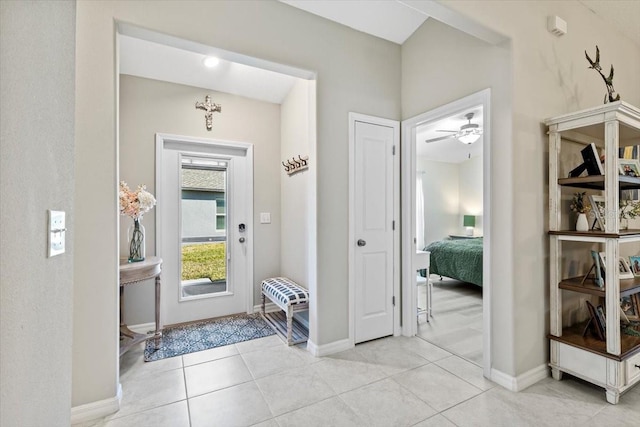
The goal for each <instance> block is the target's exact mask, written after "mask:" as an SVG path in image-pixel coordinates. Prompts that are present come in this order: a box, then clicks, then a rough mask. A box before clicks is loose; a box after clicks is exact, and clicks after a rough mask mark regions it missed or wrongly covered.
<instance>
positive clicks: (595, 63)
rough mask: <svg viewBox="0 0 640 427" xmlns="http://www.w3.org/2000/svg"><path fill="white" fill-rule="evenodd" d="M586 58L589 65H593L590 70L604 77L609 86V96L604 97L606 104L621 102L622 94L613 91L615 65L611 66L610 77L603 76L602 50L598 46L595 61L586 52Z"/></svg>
mask: <svg viewBox="0 0 640 427" xmlns="http://www.w3.org/2000/svg"><path fill="white" fill-rule="evenodd" d="M584 56H586V57H587V61H589V64H591V66H590V67H589V68H592V69H594V70H596V71H597V72H598V74H600V76H601V77H602V80H604V84H605V85H606V86H607V95H605V97H604V103H605V104H606V103H608V102H614V101H620V94H617V93H616V91H615V90H614V89H613V64H611V71H610V72H609V77H605V76H604V74H602V67H601V66H600V49H599V48H598V45H596V60H595V61H593V60H591V58H589V54H588V53H587V51H586V50H585V51H584Z"/></svg>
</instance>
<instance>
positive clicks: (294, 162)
mask: <svg viewBox="0 0 640 427" xmlns="http://www.w3.org/2000/svg"><path fill="white" fill-rule="evenodd" d="M282 166H284V171H285V172H286V173H287V175H292V174H294V173H296V172H300V171H303V170H305V169H308V168H309V156H306V157H301V156H300V155H299V154H298V158H297V159H296V158H295V157H292V158H291V160H289V159H287V160H285V161H284V162H282Z"/></svg>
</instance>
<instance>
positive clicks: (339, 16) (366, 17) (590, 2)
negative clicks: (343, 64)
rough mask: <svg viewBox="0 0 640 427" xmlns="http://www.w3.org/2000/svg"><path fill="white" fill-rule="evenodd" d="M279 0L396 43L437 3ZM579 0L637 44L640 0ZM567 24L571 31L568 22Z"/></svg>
mask: <svg viewBox="0 0 640 427" xmlns="http://www.w3.org/2000/svg"><path fill="white" fill-rule="evenodd" d="M280 1H281V2H283V3H286V4H288V5H291V6H293V7H297V8H298V9H302V10H306V11H307V12H310V13H313V14H315V15H319V16H322V17H323V18H327V19H329V20H331V21H335V22H338V23H340V24H343V25H346V26H348V27H351V28H354V29H356V30H359V31H362V32H365V33H368V34H371V35H374V36H377V37H380V38H383V39H385V40H389V41H392V42H394V43H397V44H403V43H404V42H405V41H406V40H407V39H408V38H409V37H410V36H411V34H413V32H414V31H415V30H416V29H418V27H419V26H420V25H422V23H423V22H424V21H425V20H426V19H427V18H428V17H429V14H427V13H425V11H424V10H425V9H426V10H429V9H430V10H437V9H438V6H439V4H438V2H436V1H429V0H426V1H422V2H420V3H419V4H418V2H415V1H411V0H341V1H336V0H280ZM578 1H579V2H580V3H582V4H583V5H584V6H585V7H587V8H589V9H590V10H591V11H592V12H594V13H595V14H596V15H598V16H599V17H600V18H601V19H602V20H603V21H605V22H607V23H609V24H612V25H613V26H614V27H615V28H617V29H618V30H619V31H620V32H621V33H622V34H624V35H626V36H627V37H629V38H630V39H631V40H633V41H634V42H635V43H636V44H637V45H638V46H640V0H615V1H614V0H578ZM434 8H435V9H434ZM419 9H422V10H419ZM561 17H562V16H561ZM568 24H569V25H568V27H569V31H571V22H568ZM540 25H543V26H544V25H546V24H545V23H541V24H540Z"/></svg>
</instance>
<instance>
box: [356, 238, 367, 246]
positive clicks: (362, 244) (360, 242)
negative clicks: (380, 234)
mask: <svg viewBox="0 0 640 427" xmlns="http://www.w3.org/2000/svg"><path fill="white" fill-rule="evenodd" d="M366 245H367V242H365V241H364V240H362V239H358V246H366Z"/></svg>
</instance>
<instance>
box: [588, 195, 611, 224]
mask: <svg viewBox="0 0 640 427" xmlns="http://www.w3.org/2000/svg"><path fill="white" fill-rule="evenodd" d="M589 204H590V205H591V212H593V214H594V215H595V220H594V221H593V223H592V226H591V229H592V230H593V229H594V228H596V227H597V228H598V229H599V230H602V231H604V225H605V217H606V215H607V209H606V207H605V204H604V197H602V196H594V195H589Z"/></svg>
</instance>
